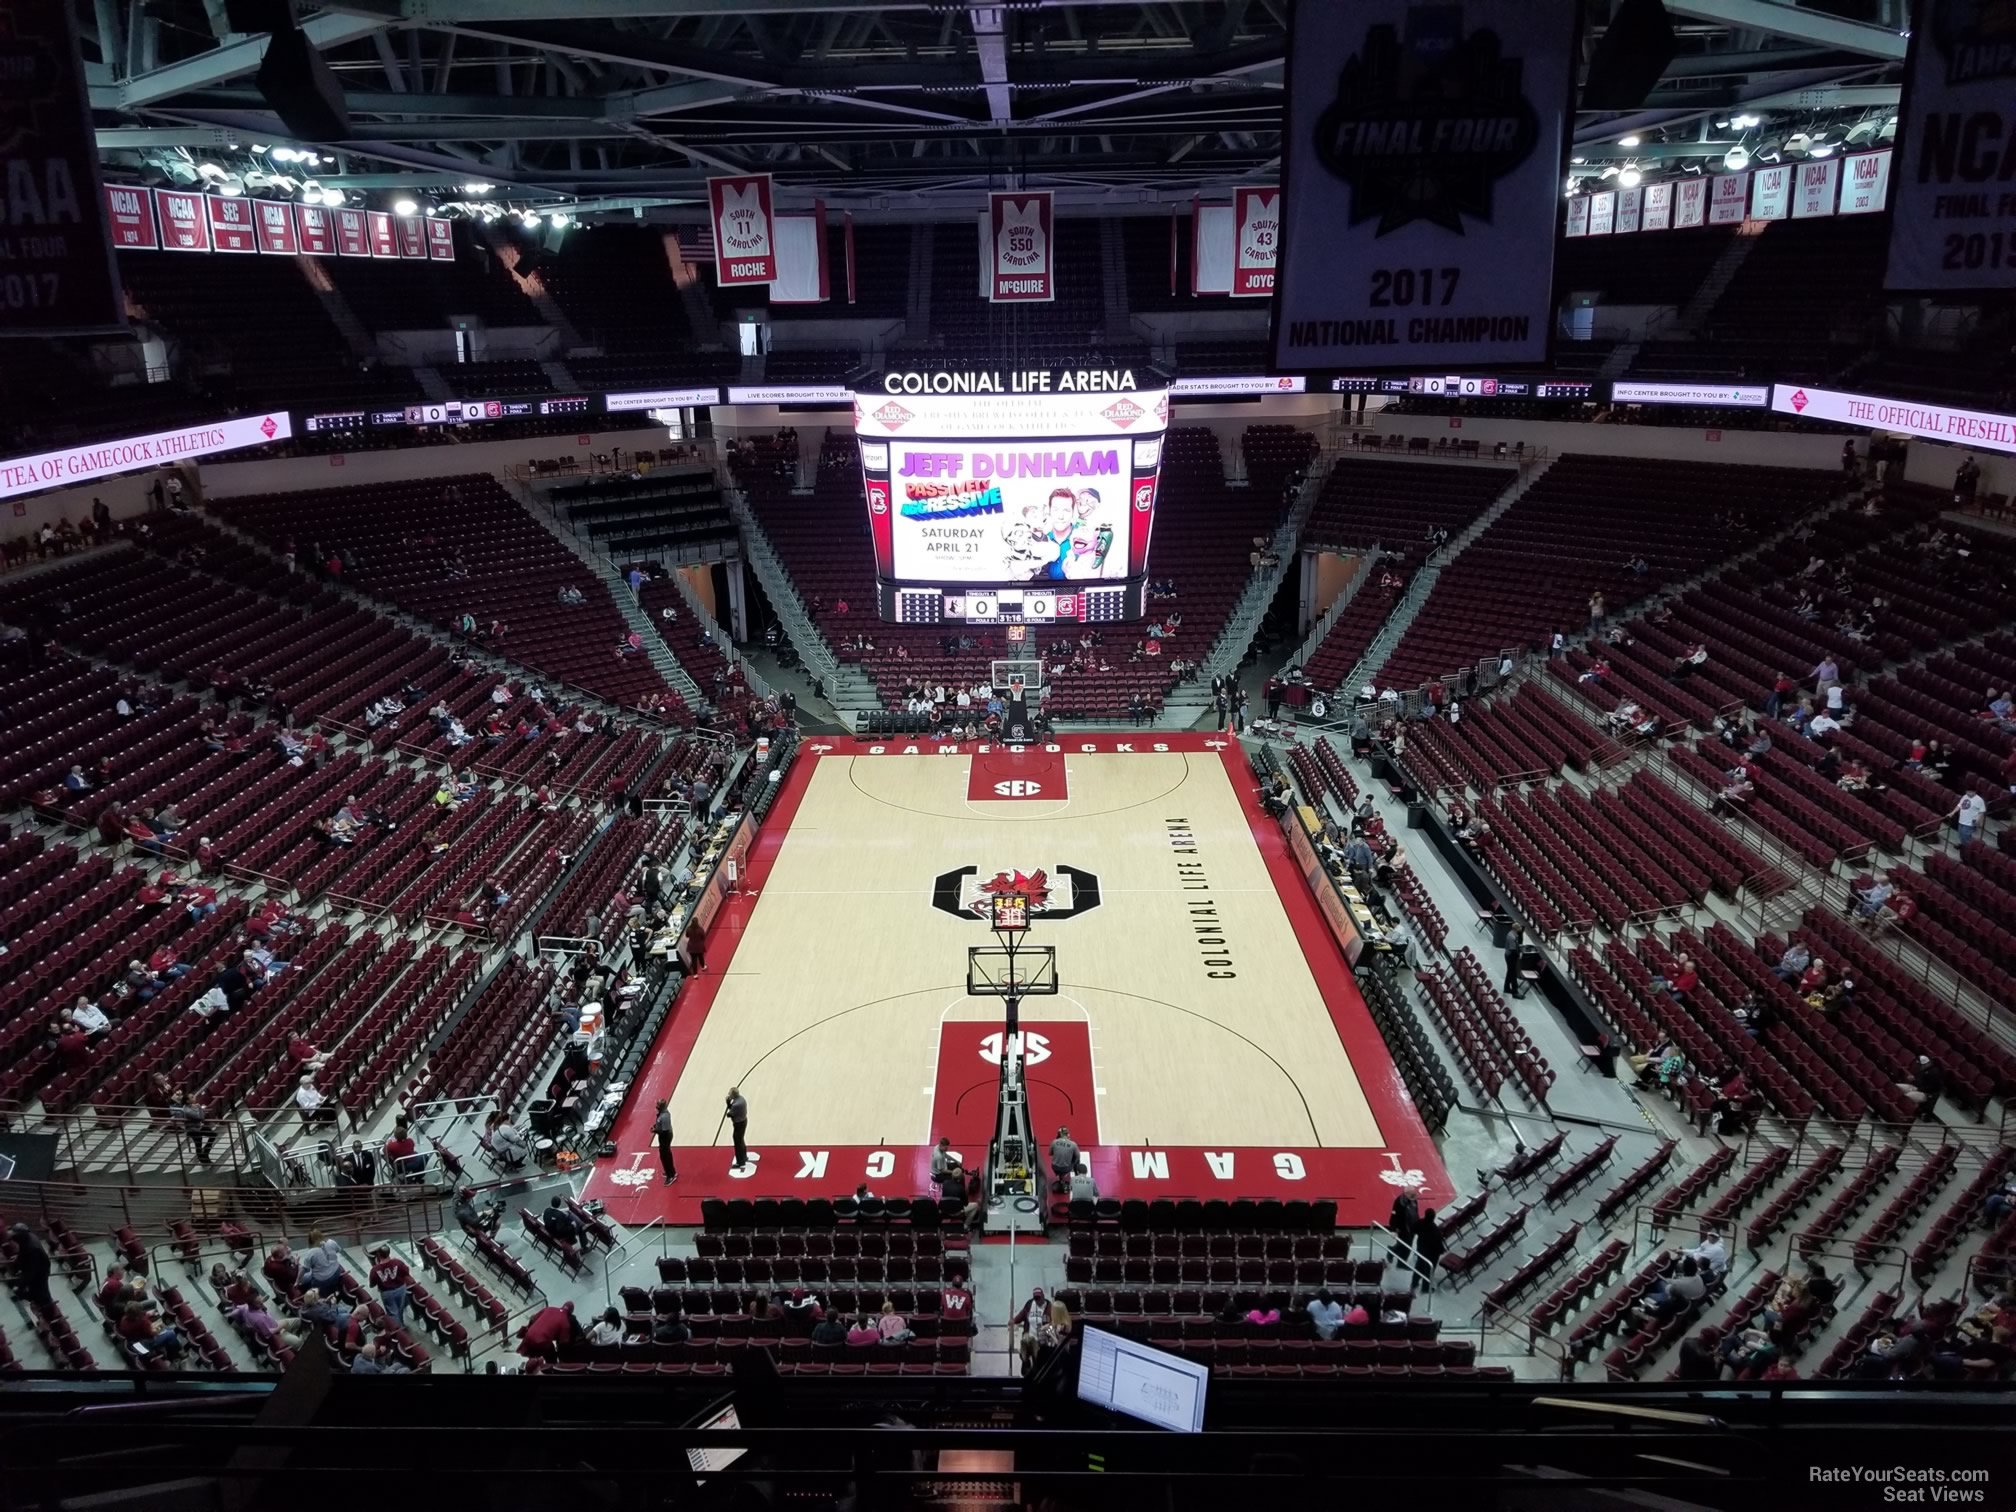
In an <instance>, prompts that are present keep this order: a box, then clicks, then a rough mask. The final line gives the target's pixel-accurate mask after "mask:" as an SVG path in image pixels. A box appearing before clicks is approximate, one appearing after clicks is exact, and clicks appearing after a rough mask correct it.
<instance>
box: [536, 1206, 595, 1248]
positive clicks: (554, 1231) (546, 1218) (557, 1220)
mask: <svg viewBox="0 0 2016 1512" xmlns="http://www.w3.org/2000/svg"><path fill="white" fill-rule="evenodd" d="M539 1222H540V1223H541V1225H543V1226H544V1228H545V1230H546V1232H547V1233H549V1234H551V1235H552V1236H553V1237H554V1238H555V1239H557V1240H559V1241H560V1242H561V1243H562V1244H570V1245H572V1246H574V1247H575V1248H576V1249H579V1248H580V1247H581V1245H582V1244H583V1243H584V1242H585V1241H586V1239H587V1237H588V1231H587V1229H585V1228H584V1227H583V1226H582V1224H581V1220H580V1219H579V1218H576V1217H575V1216H574V1214H573V1213H572V1211H570V1210H569V1208H568V1206H567V1199H566V1198H565V1197H562V1196H561V1195H560V1194H559V1193H558V1192H555V1193H554V1194H553V1199H552V1200H551V1201H550V1202H548V1203H547V1204H546V1211H545V1212H543V1213H541V1214H540V1215H539Z"/></svg>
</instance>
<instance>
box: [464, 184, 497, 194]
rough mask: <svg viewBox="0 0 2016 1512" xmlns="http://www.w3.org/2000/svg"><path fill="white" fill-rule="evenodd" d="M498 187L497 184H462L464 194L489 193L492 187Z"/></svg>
mask: <svg viewBox="0 0 2016 1512" xmlns="http://www.w3.org/2000/svg"><path fill="white" fill-rule="evenodd" d="M496 187H497V186H496V185H495V184H464V185H463V186H462V192H463V193H464V194H488V193H489V192H490V191H491V190H492V189H495V188H496Z"/></svg>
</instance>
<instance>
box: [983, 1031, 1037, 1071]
mask: <svg viewBox="0 0 2016 1512" xmlns="http://www.w3.org/2000/svg"><path fill="white" fill-rule="evenodd" d="M1016 1037H1017V1038H1018V1039H1020V1040H1021V1041H1022V1064H1023V1065H1025V1066H1040V1065H1042V1064H1043V1062H1045V1061H1046V1060H1048V1059H1050V1036H1049V1035H1047V1034H1036V1033H1027V1034H1021V1035H1018V1036H1016ZM980 1059H982V1060H983V1061H985V1062H987V1064H988V1065H990V1066H998V1065H1000V1064H1001V1034H1000V1031H999V1030H996V1031H995V1032H994V1033H993V1034H990V1035H987V1036H986V1037H985V1038H983V1039H982V1040H981V1041H980Z"/></svg>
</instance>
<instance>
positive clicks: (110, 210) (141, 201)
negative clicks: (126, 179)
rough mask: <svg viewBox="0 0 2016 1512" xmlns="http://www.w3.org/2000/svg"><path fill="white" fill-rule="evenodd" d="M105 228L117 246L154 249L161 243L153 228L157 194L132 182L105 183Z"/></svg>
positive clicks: (113, 243)
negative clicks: (135, 185)
mask: <svg viewBox="0 0 2016 1512" xmlns="http://www.w3.org/2000/svg"><path fill="white" fill-rule="evenodd" d="M105 228H106V231H107V232H108V233H109V234H110V236H111V238H112V245H113V246H115V247H123V248H128V249H139V248H145V249H146V250H148V251H152V250H153V249H155V248H157V247H159V246H160V245H161V238H160V235H159V234H158V233H157V232H156V231H155V229H154V196H153V195H152V194H150V193H149V192H148V191H147V190H145V189H136V188H134V187H133V186H132V185H131V184H107V185H106V186H105Z"/></svg>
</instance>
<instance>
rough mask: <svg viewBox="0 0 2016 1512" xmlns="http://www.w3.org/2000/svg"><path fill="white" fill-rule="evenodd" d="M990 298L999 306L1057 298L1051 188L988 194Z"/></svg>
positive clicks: (985, 254)
mask: <svg viewBox="0 0 2016 1512" xmlns="http://www.w3.org/2000/svg"><path fill="white" fill-rule="evenodd" d="M984 229H985V237H984V242H985V246H984V247H983V248H982V252H981V258H980V266H981V267H982V268H984V269H987V270H988V272H987V298H988V300H989V302H991V303H994V304H1047V303H1049V302H1050V301H1051V300H1054V299H1055V298H1056V297H1057V273H1056V267H1055V263H1054V260H1053V259H1054V256H1055V252H1056V247H1057V236H1056V232H1057V220H1056V206H1055V204H1054V203H1053V200H1052V196H1051V193H1050V191H1049V190H1048V189H1024V190H1017V191H1013V192H1008V193H1003V192H1000V191H996V192H995V193H993V194H990V195H988V196H987V221H986V225H985V228H984Z"/></svg>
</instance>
